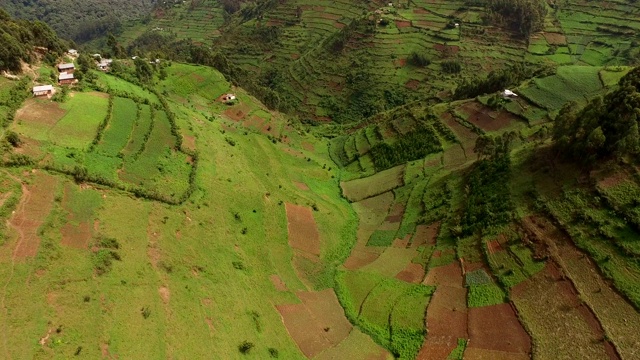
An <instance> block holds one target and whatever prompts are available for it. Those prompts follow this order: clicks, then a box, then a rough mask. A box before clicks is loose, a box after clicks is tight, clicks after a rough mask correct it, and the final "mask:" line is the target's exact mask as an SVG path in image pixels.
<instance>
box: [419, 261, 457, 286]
mask: <svg viewBox="0 0 640 360" xmlns="http://www.w3.org/2000/svg"><path fill="white" fill-rule="evenodd" d="M424 284H425V285H436V286H439V285H445V286H451V287H459V288H461V287H462V270H461V268H460V264H459V263H458V262H453V263H451V264H449V265H445V266H438V267H434V268H432V269H430V270H429V273H428V274H427V277H426V278H425V279H424Z"/></svg>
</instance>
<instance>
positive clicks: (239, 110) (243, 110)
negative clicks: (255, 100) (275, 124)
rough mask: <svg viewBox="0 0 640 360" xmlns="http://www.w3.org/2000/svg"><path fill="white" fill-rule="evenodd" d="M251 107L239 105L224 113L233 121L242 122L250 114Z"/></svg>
mask: <svg viewBox="0 0 640 360" xmlns="http://www.w3.org/2000/svg"><path fill="white" fill-rule="evenodd" d="M249 110H250V109H249V106H247V105H237V106H234V107H232V108H230V109H227V110H225V111H224V114H225V115H226V116H227V117H228V118H229V119H231V120H233V121H240V120H242V118H244V117H245V116H247V114H248V113H249Z"/></svg>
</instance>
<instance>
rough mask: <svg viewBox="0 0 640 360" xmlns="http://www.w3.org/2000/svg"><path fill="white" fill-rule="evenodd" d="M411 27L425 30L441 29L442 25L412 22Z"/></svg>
mask: <svg viewBox="0 0 640 360" xmlns="http://www.w3.org/2000/svg"><path fill="white" fill-rule="evenodd" d="M413 26H415V27H418V28H426V29H438V28H441V27H442V24H439V23H437V22H434V21H425V20H416V21H414V22H413Z"/></svg>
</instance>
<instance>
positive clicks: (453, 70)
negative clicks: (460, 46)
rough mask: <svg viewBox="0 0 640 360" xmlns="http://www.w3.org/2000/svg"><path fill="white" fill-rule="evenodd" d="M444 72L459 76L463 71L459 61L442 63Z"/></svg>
mask: <svg viewBox="0 0 640 360" xmlns="http://www.w3.org/2000/svg"><path fill="white" fill-rule="evenodd" d="M440 66H441V67H442V71H444V72H445V73H447V74H457V73H459V72H460V71H462V65H461V64H460V62H459V61H457V60H447V61H443V62H442V63H440Z"/></svg>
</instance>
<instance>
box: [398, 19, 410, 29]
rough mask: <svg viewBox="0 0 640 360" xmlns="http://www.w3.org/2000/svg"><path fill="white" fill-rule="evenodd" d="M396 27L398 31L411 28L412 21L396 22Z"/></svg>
mask: <svg viewBox="0 0 640 360" xmlns="http://www.w3.org/2000/svg"><path fill="white" fill-rule="evenodd" d="M396 26H397V27H398V29H402V28H407V27H411V21H402V20H396Z"/></svg>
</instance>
